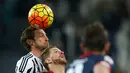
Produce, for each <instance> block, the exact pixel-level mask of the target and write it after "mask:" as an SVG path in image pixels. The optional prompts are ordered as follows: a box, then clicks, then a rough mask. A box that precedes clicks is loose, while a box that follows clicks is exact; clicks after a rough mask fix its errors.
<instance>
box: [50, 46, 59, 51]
mask: <svg viewBox="0 0 130 73" xmlns="http://www.w3.org/2000/svg"><path fill="white" fill-rule="evenodd" d="M50 51H51V52H53V51H61V50H60V49H59V48H57V47H54V48H52V49H50Z"/></svg>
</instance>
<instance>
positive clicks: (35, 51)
mask: <svg viewBox="0 0 130 73" xmlns="http://www.w3.org/2000/svg"><path fill="white" fill-rule="evenodd" d="M31 53H32V54H33V55H35V56H36V57H40V56H41V53H42V52H41V51H40V50H38V49H35V48H32V50H31Z"/></svg>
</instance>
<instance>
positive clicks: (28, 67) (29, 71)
mask: <svg viewBox="0 0 130 73" xmlns="http://www.w3.org/2000/svg"><path fill="white" fill-rule="evenodd" d="M34 69H35V67H34V64H33V62H32V61H31V60H27V59H24V58H22V59H21V60H19V61H18V62H17V64H16V68H15V73H33V71H34Z"/></svg>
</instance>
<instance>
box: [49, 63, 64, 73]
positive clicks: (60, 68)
mask: <svg viewBox="0 0 130 73" xmlns="http://www.w3.org/2000/svg"><path fill="white" fill-rule="evenodd" d="M50 70H52V71H53V72H54V73H65V65H56V64H52V65H51V67H50Z"/></svg>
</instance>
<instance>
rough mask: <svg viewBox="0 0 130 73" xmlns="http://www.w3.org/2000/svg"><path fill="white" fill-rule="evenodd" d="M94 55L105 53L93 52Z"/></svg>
mask: <svg viewBox="0 0 130 73" xmlns="http://www.w3.org/2000/svg"><path fill="white" fill-rule="evenodd" d="M93 54H94V55H104V54H105V53H104V52H96V51H95V52H93Z"/></svg>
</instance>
